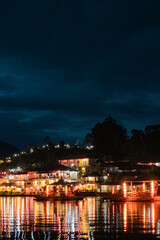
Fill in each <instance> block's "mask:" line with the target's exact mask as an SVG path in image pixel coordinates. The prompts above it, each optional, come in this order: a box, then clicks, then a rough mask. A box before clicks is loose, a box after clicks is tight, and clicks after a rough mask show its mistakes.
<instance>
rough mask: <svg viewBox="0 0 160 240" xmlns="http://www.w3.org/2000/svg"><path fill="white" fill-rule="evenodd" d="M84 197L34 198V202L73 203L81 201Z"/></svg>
mask: <svg viewBox="0 0 160 240" xmlns="http://www.w3.org/2000/svg"><path fill="white" fill-rule="evenodd" d="M83 198H84V196H52V197H51V196H49V197H47V196H35V200H36V201H73V200H76V201H78V200H83Z"/></svg>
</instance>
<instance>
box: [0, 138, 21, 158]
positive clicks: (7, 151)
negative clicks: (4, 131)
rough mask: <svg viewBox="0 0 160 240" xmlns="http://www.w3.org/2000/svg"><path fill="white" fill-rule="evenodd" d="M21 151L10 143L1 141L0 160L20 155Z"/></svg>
mask: <svg viewBox="0 0 160 240" xmlns="http://www.w3.org/2000/svg"><path fill="white" fill-rule="evenodd" d="M19 151H20V150H19V149H18V148H16V147H15V146H13V145H10V144H9V143H6V142H2V141H0V159H5V158H6V157H9V156H12V155H13V154H14V153H19Z"/></svg>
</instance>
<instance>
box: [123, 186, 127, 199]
mask: <svg viewBox="0 0 160 240" xmlns="http://www.w3.org/2000/svg"><path fill="white" fill-rule="evenodd" d="M123 195H124V197H125V198H126V197H127V186H126V183H123Z"/></svg>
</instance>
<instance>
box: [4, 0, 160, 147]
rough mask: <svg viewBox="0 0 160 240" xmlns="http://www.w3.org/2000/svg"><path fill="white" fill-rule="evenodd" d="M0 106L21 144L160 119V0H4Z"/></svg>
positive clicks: (7, 132) (8, 134)
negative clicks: (110, 121) (98, 126)
mask: <svg viewBox="0 0 160 240" xmlns="http://www.w3.org/2000/svg"><path fill="white" fill-rule="evenodd" d="M0 112H1V114H0V140H3V141H7V142H9V143H11V144H14V145H15V146H18V147H27V145H28V144H29V143H33V144H39V143H41V142H43V139H44V137H45V136H47V135H49V136H50V137H51V140H52V141H53V143H57V142H59V141H60V140H64V141H66V142H67V143H76V142H77V139H80V140H81V139H82V138H83V137H84V136H85V135H86V134H87V133H88V132H89V131H90V130H91V128H92V127H93V126H94V124H95V123H97V122H101V121H103V120H104V119H105V118H106V117H108V116H112V117H113V118H115V119H117V120H118V122H119V123H121V124H123V125H124V126H125V127H126V128H127V130H128V134H130V130H131V129H132V128H138V129H141V128H142V129H143V128H144V127H145V126H146V125H149V124H158V123H160V1H159V0H154V1H153V0H150V1H149V0H145V1H143V0H141V1H140V0H134V1H130V0H128V1H127V0H126V1H123V0H114V1H113V0H109V1H108V0H103V1H102V0H97V1H96V0H73V1H71V0H63V1H61V0H55V1H54V0H32V1H31V0H2V1H0Z"/></svg>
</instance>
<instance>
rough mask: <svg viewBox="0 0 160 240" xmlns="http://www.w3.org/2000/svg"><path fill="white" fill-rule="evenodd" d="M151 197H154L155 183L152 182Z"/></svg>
mask: <svg viewBox="0 0 160 240" xmlns="http://www.w3.org/2000/svg"><path fill="white" fill-rule="evenodd" d="M151 196H152V197H153V196H154V182H151Z"/></svg>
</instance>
